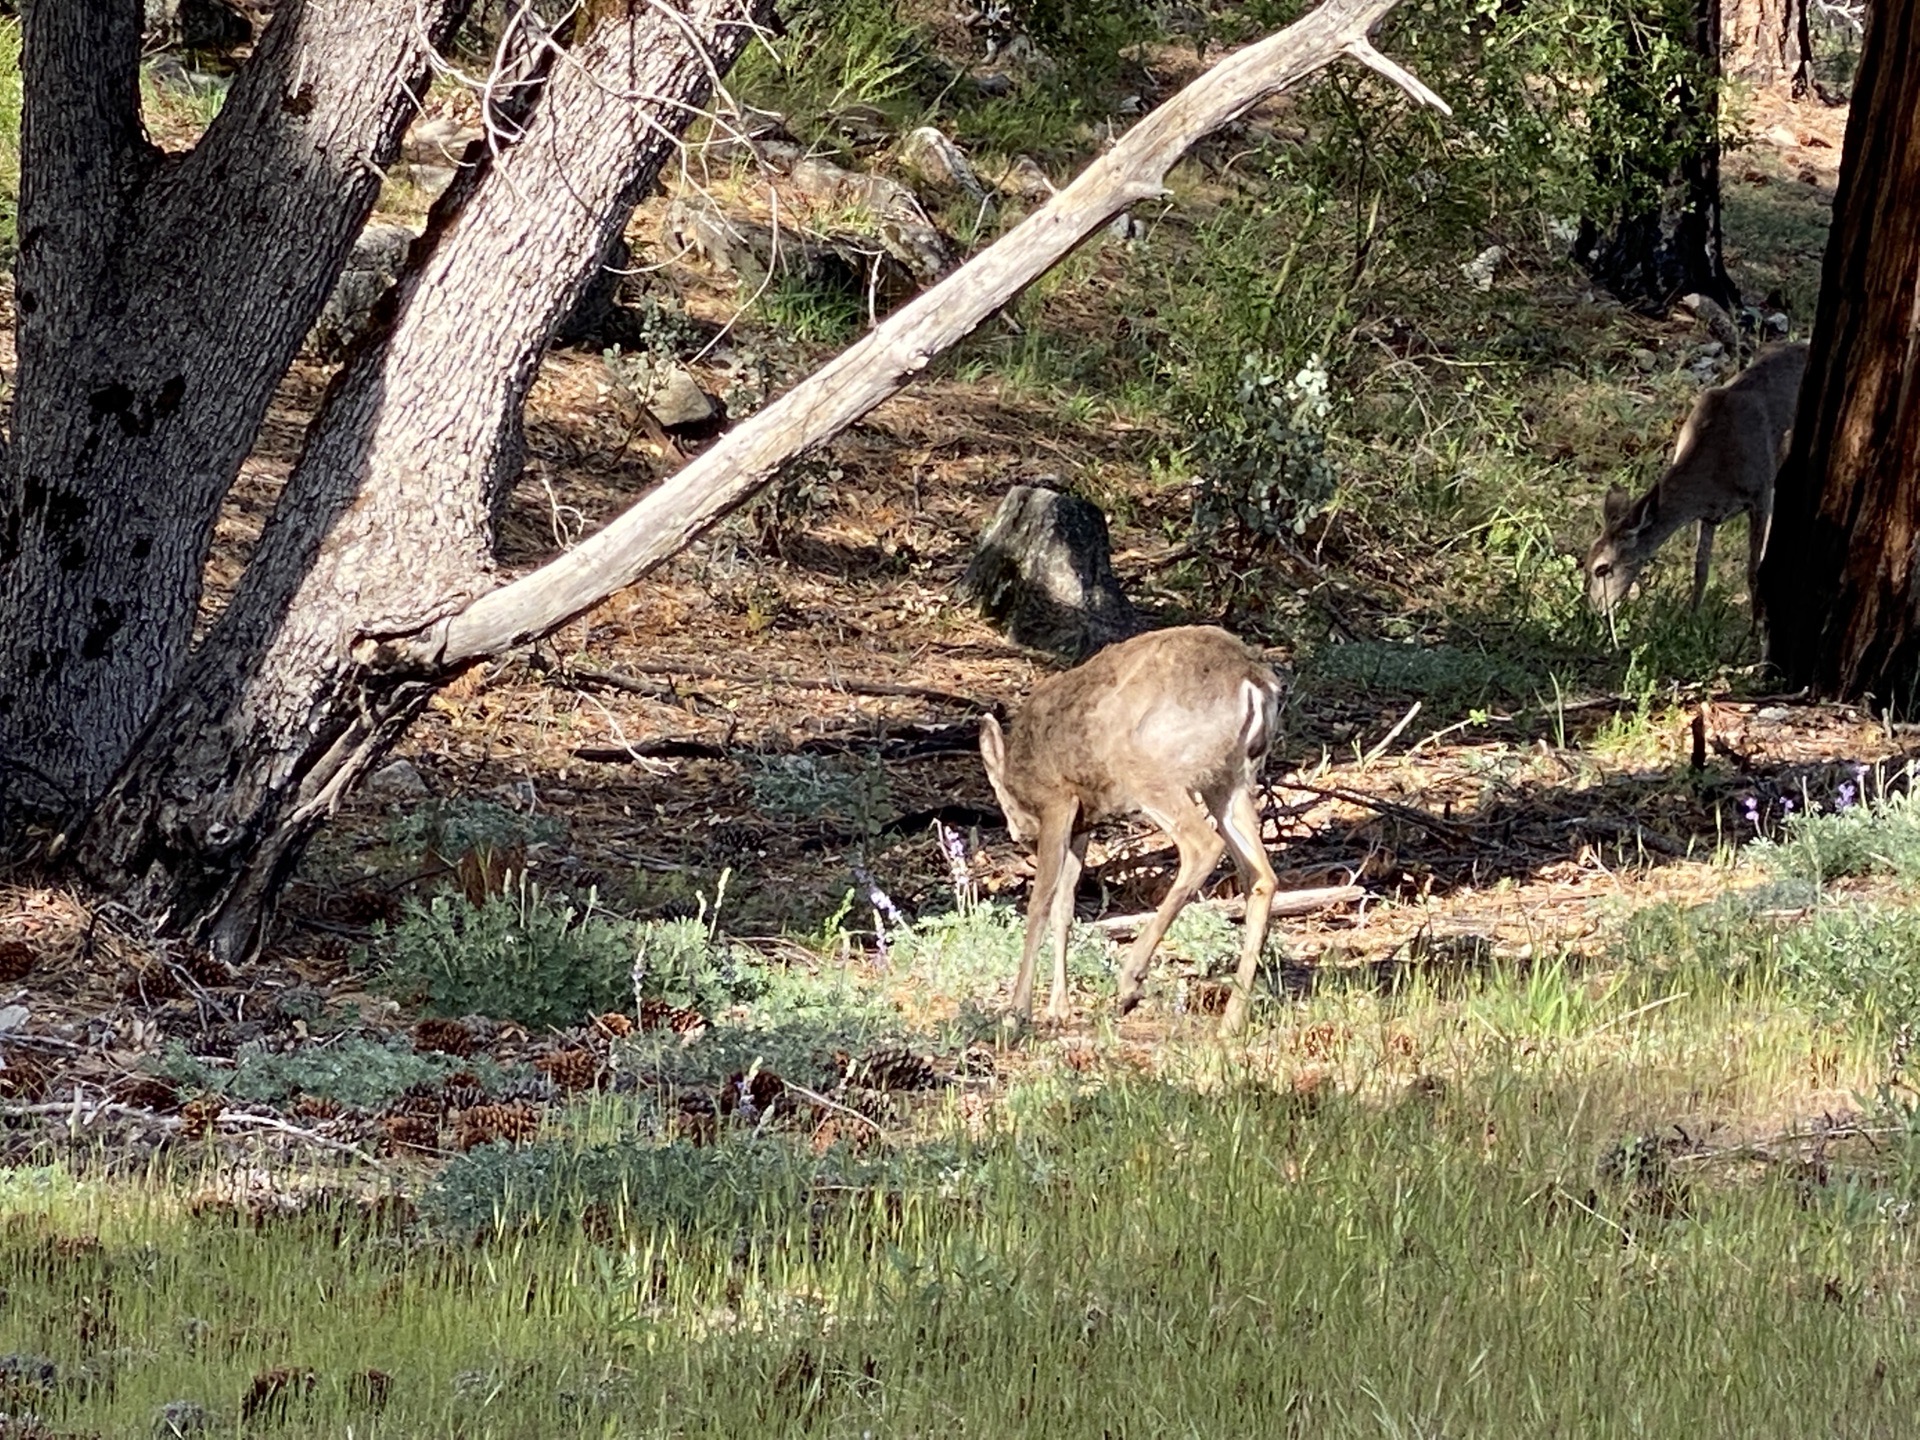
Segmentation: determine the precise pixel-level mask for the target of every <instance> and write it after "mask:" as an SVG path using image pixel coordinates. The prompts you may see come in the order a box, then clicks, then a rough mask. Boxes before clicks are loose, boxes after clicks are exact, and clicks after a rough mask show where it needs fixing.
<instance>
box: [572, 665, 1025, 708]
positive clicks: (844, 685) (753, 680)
mask: <svg viewBox="0 0 1920 1440" xmlns="http://www.w3.org/2000/svg"><path fill="white" fill-rule="evenodd" d="M633 668H634V669H635V670H637V671H639V672H640V674H641V675H678V676H681V677H682V678H683V679H688V680H718V681H721V682H722V683H724V684H728V685H747V686H758V685H768V686H772V687H773V688H775V689H785V690H831V691H833V692H834V693H836V694H840V695H872V696H876V697H880V698H884V699H905V700H938V701H941V702H943V703H945V704H948V705H965V706H967V707H968V708H969V709H973V710H997V709H999V706H998V705H996V704H995V703H994V702H993V701H991V700H982V699H981V698H980V697H979V696H977V695H962V694H960V693H958V692H957V691H953V690H939V689H935V688H933V687H932V686H928V685H903V684H899V683H897V682H895V681H892V680H849V679H847V678H846V677H845V676H841V675H774V674H765V675H743V674H740V673H739V672H737V671H729V670H719V669H716V668H714V667H713V666H711V665H689V664H683V663H681V662H678V661H658V662H650V663H646V664H641V665H636V666H634V667H633ZM559 674H560V675H561V676H562V677H563V678H566V679H571V680H579V681H582V682H584V683H586V684H589V685H605V686H607V687H608V688H609V689H613V690H624V691H626V692H628V693H629V694H633V695H647V696H651V697H653V698H655V699H670V698H673V697H674V691H673V687H672V686H670V685H655V684H652V683H650V682H649V681H646V680H642V679H640V678H639V676H637V675H630V674H626V673H623V672H621V671H619V670H603V669H601V668H600V667H599V666H597V665H579V664H572V665H568V666H566V667H565V668H564V669H562V670H561V671H560V672H559Z"/></svg>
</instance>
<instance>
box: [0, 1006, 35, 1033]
mask: <svg viewBox="0 0 1920 1440" xmlns="http://www.w3.org/2000/svg"><path fill="white" fill-rule="evenodd" d="M31 1014H32V1012H31V1011H30V1010H28V1009H27V1007H26V1006H24V1005H6V1006H0V1034H4V1033H5V1032H6V1031H8V1030H18V1029H19V1028H20V1027H21V1026H23V1025H25V1024H26V1023H27V1018H28V1016H29V1015H31Z"/></svg>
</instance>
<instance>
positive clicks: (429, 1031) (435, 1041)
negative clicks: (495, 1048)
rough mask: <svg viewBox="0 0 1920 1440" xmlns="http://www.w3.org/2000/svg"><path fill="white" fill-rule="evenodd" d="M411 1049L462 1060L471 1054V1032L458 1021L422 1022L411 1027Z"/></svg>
mask: <svg viewBox="0 0 1920 1440" xmlns="http://www.w3.org/2000/svg"><path fill="white" fill-rule="evenodd" d="M413 1048H414V1049H416V1050H437V1051H439V1052H440V1053H441V1054H442V1055H452V1056H454V1057H455V1058H457V1059H461V1060H464V1059H466V1058H467V1056H469V1055H471V1054H472V1053H473V1032H472V1031H471V1030H469V1029H467V1027H466V1026H465V1025H464V1024H462V1023H461V1022H460V1021H458V1020H422V1021H421V1022H420V1023H419V1024H417V1025H415V1026H414V1027H413Z"/></svg>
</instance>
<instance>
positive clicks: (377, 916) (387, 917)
mask: <svg viewBox="0 0 1920 1440" xmlns="http://www.w3.org/2000/svg"><path fill="white" fill-rule="evenodd" d="M334 910H335V912H336V913H337V914H338V915H339V916H340V920H341V922H342V923H343V924H346V925H371V924H373V923H374V921H376V920H379V921H383V922H385V923H386V924H389V925H391V924H392V923H393V922H394V921H396V920H398V919H399V918H400V902H399V901H398V900H396V899H395V898H394V897H393V896H392V895H390V894H388V893H387V892H386V891H385V890H375V889H373V888H372V887H370V886H365V887H362V888H361V889H358V890H349V891H348V892H347V893H346V894H344V895H341V896H339V897H338V898H337V899H336V900H335V902H334Z"/></svg>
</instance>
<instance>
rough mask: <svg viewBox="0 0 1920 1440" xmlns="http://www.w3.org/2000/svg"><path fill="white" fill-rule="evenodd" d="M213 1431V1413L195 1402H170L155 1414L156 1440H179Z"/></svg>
mask: <svg viewBox="0 0 1920 1440" xmlns="http://www.w3.org/2000/svg"><path fill="white" fill-rule="evenodd" d="M211 1429H213V1413H212V1412H211V1411H210V1410H208V1409H207V1407H206V1406H204V1405H201V1404H199V1403H198V1402H196V1401H193V1400H169V1401H167V1403H166V1404H164V1405H162V1406H161V1407H160V1408H159V1410H157V1411H155V1412H154V1417H153V1434H154V1440H179V1437H182V1436H186V1435H204V1434H205V1433H206V1432H207V1431H209V1430H211Z"/></svg>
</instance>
